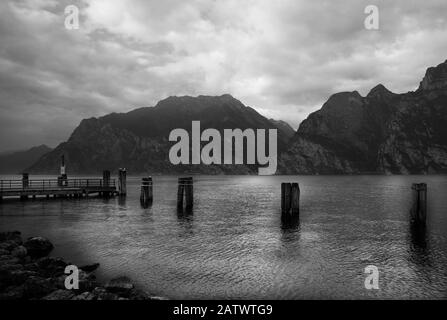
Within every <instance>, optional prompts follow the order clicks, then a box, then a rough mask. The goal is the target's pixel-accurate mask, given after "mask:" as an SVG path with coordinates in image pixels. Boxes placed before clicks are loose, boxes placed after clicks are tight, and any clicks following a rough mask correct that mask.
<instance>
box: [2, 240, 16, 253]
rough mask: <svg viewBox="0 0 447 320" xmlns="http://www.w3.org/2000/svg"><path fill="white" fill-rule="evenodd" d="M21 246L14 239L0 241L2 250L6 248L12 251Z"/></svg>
mask: <svg viewBox="0 0 447 320" xmlns="http://www.w3.org/2000/svg"><path fill="white" fill-rule="evenodd" d="M18 246H19V244H18V243H17V242H15V241H13V240H6V241H3V242H0V249H1V250H6V251H9V252H11V251H12V250H14V249H15V248H17V247H18Z"/></svg>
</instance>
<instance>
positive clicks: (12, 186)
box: [0, 179, 116, 191]
mask: <svg viewBox="0 0 447 320" xmlns="http://www.w3.org/2000/svg"><path fill="white" fill-rule="evenodd" d="M115 186H116V182H115V179H110V180H107V181H104V180H103V179H66V180H60V179H40V180H39V179H37V180H35V179H33V180H0V191H11V190H14V191H16V190H17V191H20V190H54V189H84V188H85V189H88V188H106V187H110V188H114V187H115Z"/></svg>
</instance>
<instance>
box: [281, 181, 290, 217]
mask: <svg viewBox="0 0 447 320" xmlns="http://www.w3.org/2000/svg"><path fill="white" fill-rule="evenodd" d="M291 193H292V184H291V183H281V212H282V213H283V214H290V206H291V197H290V195H291Z"/></svg>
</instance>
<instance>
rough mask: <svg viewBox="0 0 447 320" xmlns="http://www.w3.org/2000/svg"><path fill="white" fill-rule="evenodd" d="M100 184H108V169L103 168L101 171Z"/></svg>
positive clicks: (104, 185) (106, 185) (105, 185)
mask: <svg viewBox="0 0 447 320" xmlns="http://www.w3.org/2000/svg"><path fill="white" fill-rule="evenodd" d="M102 184H103V187H108V186H109V185H110V171H109V170H104V171H103V172H102Z"/></svg>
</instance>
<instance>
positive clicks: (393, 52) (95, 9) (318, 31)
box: [0, 0, 447, 150]
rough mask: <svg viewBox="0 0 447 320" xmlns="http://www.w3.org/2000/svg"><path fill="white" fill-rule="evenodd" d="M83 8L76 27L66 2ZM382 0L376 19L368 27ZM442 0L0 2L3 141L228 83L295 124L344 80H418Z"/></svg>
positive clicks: (344, 85) (226, 88)
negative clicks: (69, 25)
mask: <svg viewBox="0 0 447 320" xmlns="http://www.w3.org/2000/svg"><path fill="white" fill-rule="evenodd" d="M69 4H75V5H77V6H78V7H79V8H80V10H81V20H80V21H81V26H80V29H79V30H72V31H70V30H66V29H65V28H64V8H65V6H66V5H69ZM370 4H373V5H377V6H378V7H379V10H380V30H378V31H368V30H365V28H364V27H363V21H364V19H365V14H364V9H365V7H366V6H367V5H370ZM446 9H447V4H446V2H445V1H444V0H427V1H424V2H421V1H416V0H410V1H408V0H407V1H404V0H397V1H384V0H376V1H369V0H368V1H359V0H349V1H330V0H318V1H296V0H281V1H270V0H227V1H208V0H196V1H180V0H169V1H146V0H115V1H109V0H91V1H86V0H85V1H84V0H77V1H69V0H65V1H55V0H17V1H2V2H1V3H0V39H1V47H0V98H1V99H0V150H3V149H16V148H21V147H28V146H32V145H36V144H41V143H48V144H50V145H52V146H54V145H56V144H57V143H59V142H61V141H63V140H66V139H67V138H68V136H69V134H70V133H71V132H72V130H73V129H74V128H75V127H76V125H77V124H78V123H79V122H80V120H81V119H83V118H87V117H92V116H100V115H103V114H106V113H109V112H125V111H128V110H131V109H133V108H136V107H141V106H151V105H154V104H155V103H156V102H157V101H158V100H160V99H163V98H165V97H167V96H169V95H185V94H188V95H198V94H209V95H214V94H223V93H230V94H232V95H233V96H235V97H236V98H238V99H240V100H241V101H242V102H244V103H245V104H247V105H250V106H252V107H254V108H256V109H257V110H258V111H260V112H261V113H263V114H264V115H266V116H267V117H274V118H282V119H285V120H288V121H289V122H290V123H291V124H293V125H294V126H295V127H297V126H298V124H299V122H300V121H301V120H302V119H303V118H305V117H306V116H307V114H309V113H310V112H312V111H315V110H316V109H318V108H319V107H321V105H322V104H323V103H324V101H325V100H327V98H328V97H329V96H330V95H331V94H333V93H335V92H338V91H347V90H349V91H353V90H357V91H359V92H360V93H362V94H366V93H367V92H368V91H369V90H370V89H371V88H372V87H374V86H375V85H376V84H378V83H383V84H384V85H385V86H387V87H388V88H389V89H391V90H393V91H396V92H406V91H408V90H413V89H415V88H416V87H417V85H418V82H419V81H420V79H421V78H422V76H423V75H424V72H425V69H426V68H427V67H428V66H432V65H436V64H438V63H440V62H442V61H444V60H445V59H446V58H447V57H446V52H447V50H446V49H447V43H446V41H445V39H446V36H447V28H446V27H447V26H446V24H447V22H446V17H445V13H446V12H447V10H446Z"/></svg>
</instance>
